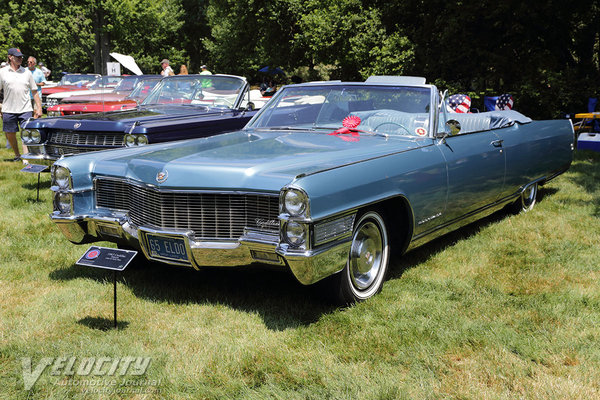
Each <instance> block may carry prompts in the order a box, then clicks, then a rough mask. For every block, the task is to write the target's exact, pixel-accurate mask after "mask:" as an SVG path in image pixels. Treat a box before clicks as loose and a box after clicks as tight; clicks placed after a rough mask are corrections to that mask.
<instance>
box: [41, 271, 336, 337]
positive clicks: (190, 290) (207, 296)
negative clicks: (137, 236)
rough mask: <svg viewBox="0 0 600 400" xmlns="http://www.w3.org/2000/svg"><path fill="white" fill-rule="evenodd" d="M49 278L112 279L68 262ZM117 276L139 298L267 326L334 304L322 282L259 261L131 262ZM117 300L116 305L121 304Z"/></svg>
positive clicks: (315, 315)
mask: <svg viewBox="0 0 600 400" xmlns="http://www.w3.org/2000/svg"><path fill="white" fill-rule="evenodd" d="M50 278H51V279H55V280H72V279H79V278H86V279H93V280H96V281H99V282H104V283H106V284H107V286H108V285H110V284H111V282H112V272H111V271H105V270H101V269H94V268H89V267H84V266H79V265H72V266H71V267H69V268H64V269H59V270H55V271H52V272H51V273H50ZM117 279H118V282H119V283H120V284H122V285H126V286H127V287H128V288H129V289H130V290H131V291H132V292H133V293H134V294H135V295H136V296H137V297H139V298H143V299H148V300H152V301H159V302H167V303H171V304H173V303H174V304H189V303H196V304H214V305H225V306H229V307H231V308H234V309H236V310H241V311H244V312H248V313H256V314H258V315H260V316H261V318H262V319H263V321H264V323H265V325H266V327H267V328H269V329H272V330H284V329H288V328H295V327H300V326H305V325H309V324H311V323H314V322H316V321H318V320H319V318H321V316H322V315H323V314H327V313H330V312H332V311H333V310H335V309H336V308H337V307H336V306H334V305H332V304H331V302H330V301H328V299H327V298H326V296H325V294H324V291H323V290H321V289H320V288H321V285H312V286H303V285H302V284H300V283H298V281H296V279H295V278H294V276H293V275H292V274H291V273H290V272H288V271H287V270H276V269H273V268H271V267H270V266H263V265H256V266H251V267H226V268H224V267H222V268H216V267H215V268H203V269H202V270H200V271H196V270H193V269H191V268H185V267H175V266H169V265H162V264H156V263H150V262H138V263H137V265H136V267H134V268H128V269H126V270H125V271H124V272H122V273H120V274H119V275H118V278H117ZM107 290H108V289H107ZM111 290H112V288H111ZM120 304H122V305H120V307H126V305H125V304H123V303H120Z"/></svg>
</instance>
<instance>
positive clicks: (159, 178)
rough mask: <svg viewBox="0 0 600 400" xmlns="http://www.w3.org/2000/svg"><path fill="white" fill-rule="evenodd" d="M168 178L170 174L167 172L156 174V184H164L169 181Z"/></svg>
mask: <svg viewBox="0 0 600 400" xmlns="http://www.w3.org/2000/svg"><path fill="white" fill-rule="evenodd" d="M168 177H169V173H168V172H167V170H164V171H160V172H159V173H158V174H156V182H158V183H163V182H164V181H166V180H167V178H168Z"/></svg>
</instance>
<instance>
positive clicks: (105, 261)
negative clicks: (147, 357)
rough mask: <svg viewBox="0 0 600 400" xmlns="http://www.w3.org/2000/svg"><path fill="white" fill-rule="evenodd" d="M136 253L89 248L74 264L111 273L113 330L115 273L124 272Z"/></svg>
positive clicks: (115, 301)
mask: <svg viewBox="0 0 600 400" xmlns="http://www.w3.org/2000/svg"><path fill="white" fill-rule="evenodd" d="M137 253H138V252H137V251H135V250H121V249H112V248H110V247H99V246H91V247H90V248H89V249H87V251H86V252H85V253H84V254H83V256H81V258H80V259H79V260H78V261H77V262H76V263H75V264H77V265H83V266H88V267H94V268H103V269H110V270H112V271H113V293H114V294H113V300H114V301H113V312H114V328H115V329H117V326H118V325H117V272H119V271H124V270H125V268H127V266H128V265H129V263H130V262H131V260H133V258H134V257H135V256H136V254H137Z"/></svg>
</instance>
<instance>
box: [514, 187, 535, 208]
mask: <svg viewBox="0 0 600 400" xmlns="http://www.w3.org/2000/svg"><path fill="white" fill-rule="evenodd" d="M537 192H538V184H537V183H532V184H530V185H528V186H527V187H525V189H523V191H522V192H521V196H520V198H519V199H518V200H517V201H516V202H515V205H514V211H515V213H521V212H527V211H531V210H532V209H533V206H535V200H536V198H537Z"/></svg>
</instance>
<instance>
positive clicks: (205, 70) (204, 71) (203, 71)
mask: <svg viewBox="0 0 600 400" xmlns="http://www.w3.org/2000/svg"><path fill="white" fill-rule="evenodd" d="M200 75H212V72H210V71H209V70H208V67H207V66H206V65H203V66H201V67H200Z"/></svg>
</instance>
